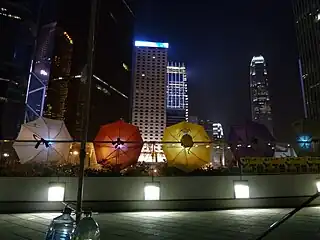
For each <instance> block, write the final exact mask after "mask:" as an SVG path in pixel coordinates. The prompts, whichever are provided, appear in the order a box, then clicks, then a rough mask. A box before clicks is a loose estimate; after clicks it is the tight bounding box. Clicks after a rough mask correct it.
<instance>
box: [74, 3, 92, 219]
mask: <svg viewBox="0 0 320 240" xmlns="http://www.w3.org/2000/svg"><path fill="white" fill-rule="evenodd" d="M96 15H97V0H92V2H91V19H90V30H89V38H88V53H87V54H88V55H87V81H86V90H87V94H86V96H87V99H86V102H85V114H84V116H83V118H84V121H83V129H82V138H81V150H80V172H79V179H78V194H77V209H76V210H77V211H76V214H77V215H76V221H77V223H78V222H79V221H80V220H81V212H82V197H83V183H84V163H85V158H86V142H87V140H88V129H89V115H90V100H91V85H92V69H93V58H94V45H95V25H96Z"/></svg>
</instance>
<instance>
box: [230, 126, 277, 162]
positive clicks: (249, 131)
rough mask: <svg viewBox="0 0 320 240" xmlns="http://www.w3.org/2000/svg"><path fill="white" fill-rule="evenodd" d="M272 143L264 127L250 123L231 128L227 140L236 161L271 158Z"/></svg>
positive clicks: (270, 136) (272, 138) (269, 134)
mask: <svg viewBox="0 0 320 240" xmlns="http://www.w3.org/2000/svg"><path fill="white" fill-rule="evenodd" d="M274 141H275V139H274V137H273V136H272V135H271V133H270V132H269V130H268V128H267V127H266V126H264V125H263V124H260V123H256V122H252V121H247V122H246V123H245V124H243V125H238V126H232V127H231V129H230V133H229V138H228V142H229V144H230V147H231V150H232V152H233V154H234V156H235V158H236V160H237V161H238V160H239V159H240V158H241V157H272V156H273V154H274V147H273V143H274Z"/></svg>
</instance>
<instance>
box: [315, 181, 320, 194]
mask: <svg viewBox="0 0 320 240" xmlns="http://www.w3.org/2000/svg"><path fill="white" fill-rule="evenodd" d="M316 186H317V191H318V192H320V179H317V180H316Z"/></svg>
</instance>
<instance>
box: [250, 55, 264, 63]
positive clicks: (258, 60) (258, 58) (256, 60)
mask: <svg viewBox="0 0 320 240" xmlns="http://www.w3.org/2000/svg"><path fill="white" fill-rule="evenodd" d="M251 63H264V57H263V56H261V55H260V56H254V57H253V58H252V60H251Z"/></svg>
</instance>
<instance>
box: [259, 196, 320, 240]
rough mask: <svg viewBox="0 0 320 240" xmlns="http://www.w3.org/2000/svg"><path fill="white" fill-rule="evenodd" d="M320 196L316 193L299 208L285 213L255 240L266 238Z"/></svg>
mask: <svg viewBox="0 0 320 240" xmlns="http://www.w3.org/2000/svg"><path fill="white" fill-rule="evenodd" d="M319 196H320V193H319V192H317V193H316V194H314V195H313V196H311V197H310V198H309V199H308V200H306V201H305V202H304V203H302V204H301V205H300V206H299V207H297V208H295V209H293V210H292V211H291V212H289V213H287V214H286V215H285V216H284V217H282V218H281V219H280V220H278V221H276V222H274V223H272V224H271V225H270V227H269V228H268V230H267V231H265V232H264V233H263V234H262V235H261V236H260V237H258V238H257V239H256V240H261V239H263V238H264V237H266V236H267V235H268V234H269V233H271V232H272V231H274V230H275V229H276V228H278V227H279V226H280V225H281V224H282V223H284V222H285V221H287V220H288V219H289V218H291V217H292V216H293V215H295V214H296V213H297V212H299V211H300V210H301V209H303V208H305V207H307V206H308V205H309V204H310V203H311V202H312V201H313V200H315V199H316V198H317V197H319Z"/></svg>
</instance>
